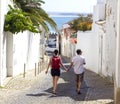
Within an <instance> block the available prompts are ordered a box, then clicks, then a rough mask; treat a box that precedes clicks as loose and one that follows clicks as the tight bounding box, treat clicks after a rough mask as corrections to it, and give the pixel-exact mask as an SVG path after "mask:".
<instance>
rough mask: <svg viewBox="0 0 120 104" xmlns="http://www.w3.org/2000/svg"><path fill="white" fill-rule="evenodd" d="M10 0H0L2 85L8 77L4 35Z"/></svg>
mask: <svg viewBox="0 0 120 104" xmlns="http://www.w3.org/2000/svg"><path fill="white" fill-rule="evenodd" d="M8 4H11V2H10V0H0V85H1V84H3V79H4V78H5V77H6V35H4V32H3V27H4V15H5V14H6V13H7V11H8Z"/></svg>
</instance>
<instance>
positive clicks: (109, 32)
mask: <svg viewBox="0 0 120 104" xmlns="http://www.w3.org/2000/svg"><path fill="white" fill-rule="evenodd" d="M105 3H106V4H105ZM113 4H116V3H115V1H113V0H109V1H104V2H101V1H100V2H98V4H97V5H96V6H94V14H93V31H94V32H93V33H94V34H96V35H97V36H98V48H99V49H98V73H99V74H101V75H103V76H106V77H110V78H111V79H113V77H114V72H115V63H116V62H115V59H116V29H115V27H116V17H115V15H116V12H115V10H116V9H115V8H116V5H113ZM105 6H106V7H105ZM101 7H102V8H101ZM100 20H102V21H100ZM100 22H101V23H100Z"/></svg>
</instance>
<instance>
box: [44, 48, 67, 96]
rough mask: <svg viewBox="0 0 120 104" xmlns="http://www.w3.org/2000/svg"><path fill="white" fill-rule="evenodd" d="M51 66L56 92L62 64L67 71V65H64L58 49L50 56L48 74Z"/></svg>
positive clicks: (54, 91) (54, 90)
mask: <svg viewBox="0 0 120 104" xmlns="http://www.w3.org/2000/svg"><path fill="white" fill-rule="evenodd" d="M50 66H51V76H52V78H53V93H54V94H56V89H57V82H58V79H59V76H60V66H62V67H63V68H64V69H65V70H66V71H67V69H66V67H65V66H64V65H63V63H62V60H61V58H60V56H59V55H58V50H57V49H56V50H54V55H53V56H52V57H51V58H50V61H49V64H48V67H47V70H46V74H47V73H48V69H49V67H50Z"/></svg>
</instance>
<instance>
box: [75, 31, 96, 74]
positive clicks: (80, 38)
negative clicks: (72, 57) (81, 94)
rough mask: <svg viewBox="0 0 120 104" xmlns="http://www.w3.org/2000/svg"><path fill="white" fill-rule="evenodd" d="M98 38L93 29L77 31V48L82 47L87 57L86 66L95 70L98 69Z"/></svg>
mask: <svg viewBox="0 0 120 104" xmlns="http://www.w3.org/2000/svg"><path fill="white" fill-rule="evenodd" d="M97 46H98V38H97V35H95V34H93V32H92V31H86V32H81V31H78V33H77V45H76V49H81V50H82V52H83V56H84V57H85V59H86V65H85V67H86V68H87V69H90V70H92V71H94V72H97V69H98V47H97Z"/></svg>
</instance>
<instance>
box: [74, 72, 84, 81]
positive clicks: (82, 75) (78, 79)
mask: <svg viewBox="0 0 120 104" xmlns="http://www.w3.org/2000/svg"><path fill="white" fill-rule="evenodd" d="M75 75H76V81H77V82H79V81H80V82H82V81H83V77H84V72H83V73H81V74H75Z"/></svg>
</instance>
